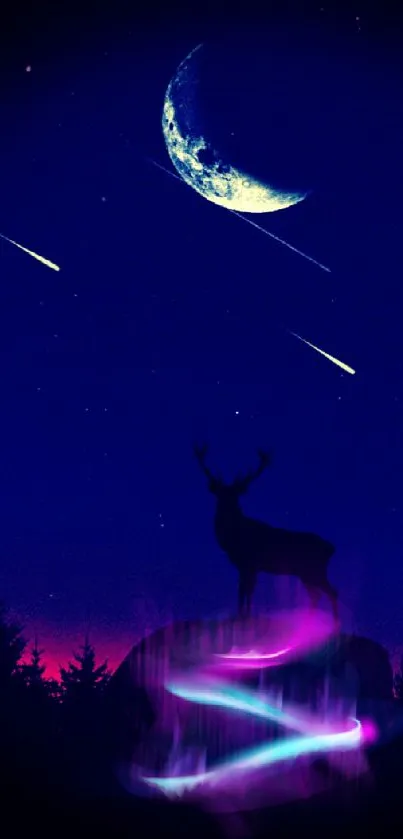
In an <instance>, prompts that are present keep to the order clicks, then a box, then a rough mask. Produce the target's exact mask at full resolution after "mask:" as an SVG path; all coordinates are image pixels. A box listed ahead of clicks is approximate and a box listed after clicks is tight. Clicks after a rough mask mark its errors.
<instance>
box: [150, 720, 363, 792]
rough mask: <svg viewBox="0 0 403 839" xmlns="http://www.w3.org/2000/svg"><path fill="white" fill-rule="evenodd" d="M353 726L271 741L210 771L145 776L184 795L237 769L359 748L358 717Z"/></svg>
mask: <svg viewBox="0 0 403 839" xmlns="http://www.w3.org/2000/svg"><path fill="white" fill-rule="evenodd" d="M352 722H354V728H352V729H350V730H349V731H344V732H340V733H338V734H334V733H332V734H320V735H310V736H309V735H308V736H306V737H293V738H289V739H286V740H283V741H282V742H281V743H270V744H269V745H263V746H259V747H257V748H254V749H248V750H247V751H245V752H243V753H241V754H240V755H238V756H237V757H236V758H233V759H229V760H227V761H225V762H223V763H221V764H219V765H218V766H216V767H215V768H214V769H210V770H209V771H208V772H202V773H200V774H197V775H184V776H182V777H176V778H172V777H166V778H143V781H145V783H146V784H148V785H149V786H154V787H156V788H158V789H160V790H161V791H163V792H165V793H166V794H167V795H170V794H174V795H178V796H180V795H182V794H183V793H184V792H185V791H187V790H191V789H194V788H195V787H197V786H199V784H202V783H203V784H204V783H206V782H207V783H211V782H214V781H216V782H219V781H221V780H223V779H224V778H225V777H226V776H229V775H232V774H233V773H234V772H241V771H242V772H245V771H251V770H253V769H259V768H261V767H263V766H268V765H269V764H273V763H277V762H279V761H282V760H290V759H293V758H296V757H300V756H301V755H306V754H313V753H315V752H325V751H337V750H339V751H341V750H343V751H345V750H347V749H356V748H357V747H358V746H359V745H360V744H361V742H362V739H363V737H362V726H361V723H360V721H359V720H352Z"/></svg>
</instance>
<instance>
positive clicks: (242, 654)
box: [130, 610, 377, 811]
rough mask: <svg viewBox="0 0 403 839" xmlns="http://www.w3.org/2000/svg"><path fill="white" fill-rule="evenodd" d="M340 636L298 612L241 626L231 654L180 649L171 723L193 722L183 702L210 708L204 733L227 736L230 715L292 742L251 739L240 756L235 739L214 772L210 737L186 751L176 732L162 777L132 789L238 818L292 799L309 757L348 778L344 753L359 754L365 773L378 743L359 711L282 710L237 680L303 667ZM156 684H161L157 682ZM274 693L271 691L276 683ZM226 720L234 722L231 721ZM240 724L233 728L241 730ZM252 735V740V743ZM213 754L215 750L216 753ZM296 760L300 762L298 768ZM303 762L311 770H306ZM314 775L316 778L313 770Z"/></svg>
mask: <svg viewBox="0 0 403 839" xmlns="http://www.w3.org/2000/svg"><path fill="white" fill-rule="evenodd" d="M334 632H335V627H334V622H333V621H332V620H331V619H328V617H327V616H326V615H323V614H321V613H318V612H316V613H312V612H306V611H302V610H299V611H297V612H294V613H289V612H287V613H285V612H283V613H279V614H277V615H274V616H270V618H269V619H268V620H266V621H260V622H259V621H257V622H252V621H249V622H243V623H240V624H239V626H237V627H236V633H235V635H234V638H233V646H232V649H231V650H230V651H229V652H225V653H224V652H221V650H222V647H221V650H220V646H221V644H222V643H223V642H222V640H221V641H220V640H219V641H218V643H219V645H220V646H219V647H218V650H220V651H218V650H217V646H216V648H215V650H214V648H213V649H211V646H210V648H209V650H208V651H207V650H206V652H205V653H203V651H202V650H203V647H202V645H199V646H198V647H197V648H194V649H195V650H196V649H199V652H198V653H196V652H194V653H193V652H192V650H191V649H189V647H187V648H186V647H184V648H183V653H184V654H183V655H182V650H180V654H179V655H178V652H179V650H176V652H175V655H174V657H173V659H171V661H172V660H173V661H175V662H176V666H175V669H172V665H171V666H170V667H169V668H168V670H166V669H165V670H164V676H163V685H164V688H165V693H164V695H165V697H166V700H167V699H168V697H169V696H170V697H171V700H170V705H169V707H170V708H171V709H172V710H171V711H170V714H172V715H173V716H172V719H173V720H175V719H176V717H175V714H179V717H180V718H182V719H191V718H189V717H187V714H188V713H189V712H186V711H185V708H184V706H183V705H182V704H181V701H182V702H183V701H184V702H185V703H186V705H188V704H193V705H197V706H208V707H209V708H211V718H210V716H209V717H208V719H209V720H210V722H207V729H206V732H208V731H210V730H211V729H210V728H209V725H211V723H213V724H214V726H218V727H219V728H220V729H221V725H222V727H223V728H222V730H223V731H225V730H226V726H227V725H229V726H230V727H231V726H232V720H231V717H232V715H233V714H234V713H238V714H241V715H242V716H245V717H249V719H251V718H252V720H253V719H254V718H255V719H256V721H258V720H260V721H261V724H263V726H264V723H265V722H266V723H267V724H270V728H269V729H268V730H267V733H266V730H265V729H264V727H263V728H261V729H260V730H261V732H262V733H263V736H264V737H265V738H272V737H273V725H275V726H281V727H282V728H285V729H287V730H288V731H289V735H288V736H287V737H285V738H284V739H282V740H278V739H277V738H276V739H274V740H273V739H269V741H268V740H267V739H266V742H263V743H262V742H260V744H259V745H254V746H253V747H251V746H247V745H246V743H247V742H248V739H246V741H245V740H244V741H243V743H242V746H240V749H239V747H238V750H237V751H235V750H236V749H237V746H236V745H235V742H236V741H237V739H238V738H237V737H236V738H235V741H234V740H233V738H231V742H232V744H233V745H232V746H231V750H232V752H233V754H232V755H231V756H228V757H226V758H225V759H222V758H221V759H220V758H217V762H216V763H215V764H214V763H213V765H212V766H208V763H207V744H206V743H205V740H204V736H203V737H202V745H200V744H198V745H197V746H192V745H191V744H189V745H186V740H184V741H182V734H181V727H180V726H179V727H178V728H177V729H175V730H176V732H177V733H176V734H174V746H173V750H172V751H171V753H170V757H169V760H168V762H166V761H165V771H164V772H163V773H162V774H161V775H159V774H158V776H157V775H156V774H155V772H154V771H148V772H146V771H144V770H140V769H139V768H138V769H135V768H134V767H133V769H134V770H135V771H134V775H133V774H132V776H131V777H132V781H131V782H130V783H131V784H132V788H133V784H134V785H136V784H137V785H138V783H139V782H140V784H142V785H143V790H144V787H147V788H148V789H149V790H150V793H151V792H152V791H153V790H154V792H159V793H160V794H163V795H166V796H169V797H171V796H172V797H183V796H185V795H189V796H190V797H193V796H195V795H196V796H197V797H199V796H201V798H202V799H203V800H205V801H206V802H207V800H209V801H210V802H211V805H214V807H215V808H217V809H220V810H223V808H224V809H227V810H228V809H230V810H232V811H234V810H236V809H237V808H239V807H240V806H241V803H242V807H244V806H245V805H246V801H247V800H248V802H249V805H248V806H252V807H258V806H260V804H261V803H262V802H263V800H264V801H265V802H266V803H267V796H268V795H269V796H271V795H273V800H275V799H276V796H277V797H282V798H283V799H284V797H286V798H287V797H288V798H289V797H290V795H292V786H293V784H294V785H295V788H297V787H298V785H300V781H299V780H298V777H299V776H298V772H304V771H308V770H309V771H310V772H311V769H309V767H310V765H311V764H310V762H309V759H308V758H309V756H310V755H315V754H327V755H329V758H328V759H329V760H330V761H331V762H332V761H333V760H334V761H336V762H337V763H338V768H339V771H342V772H344V771H346V772H347V773H348V772H349V770H350V769H351V767H352V771H357V770H354V766H353V765H352V763H351V760H350V763H349V764H347V763H346V758H345V757H343V754H345V753H348V752H350V753H351V752H353V751H354V750H355V751H357V758H356V759H354V760H355V764H356V765H358V764H359V765H360V767H361V769H360V771H365V767H366V762H365V757H364V756H363V755H362V753H361V755H362V756H361V758H360V757H359V755H358V751H359V750H360V748H361V747H362V746H363V745H365V744H366V743H369V742H373V741H374V739H376V737H377V733H376V730H375V727H374V725H373V724H372V723H371V722H365V723H361V722H360V721H359V720H357V719H355V718H354V711H353V710H350V711H345V712H344V713H345V714H346V716H347V717H348V719H347V720H346V719H344V720H341V719H340V705H337V701H338V700H335V702H334V703H333V701H332V700H329V699H327V700H326V703H327V704H326V717H327V719H323V717H321V716H319V717H318V715H317V714H313V713H308V712H307V711H306V710H305V711H303V710H302V709H301V708H300V707H298V706H297V705H295V704H291V703H288V704H287V705H284V706H281V707H279V706H278V705H277V704H276V702H274V701H273V696H271V695H270V693H266V694H265V692H264V690H259V691H253V690H250V689H248V688H246V687H244V686H243V685H242V684H240V683H239V682H236V681H235V679H234V677H235V678H236V674H237V673H240V674H242V673H244V672H245V671H248V670H255V671H256V670H260V671H263V670H266V669H267V668H272V667H275V666H276V667H280V666H281V665H283V664H287V663H289V662H290V661H292V660H298V659H300V658H302V656H303V653H307V652H309V651H311V650H313V649H315V648H320V647H321V646H322V647H323V645H324V643H325V642H326V641H327V640H328V639H329V638H330V637H331V636H332V635H333V634H334ZM234 642H235V643H234ZM204 649H206V648H204ZM195 655H196V660H197V659H198V663H197V664H196V663H195V657H194V656H195ZM178 662H180V664H178ZM182 662H183V663H182ZM153 684H157V683H156V682H155V683H154V681H153ZM268 689H269V692H270V683H269V688H268ZM175 699H179V700H180V703H179V705H175ZM164 702H165V705H164V707H166V708H167V707H168V705H166V701H165V700H164ZM329 702H330V710H331V717H330V719H329ZM172 703H174V704H172ZM214 708H216V709H217V711H219V712H220V713H221V714H224V716H222V717H221V719H220V717H219V716H218V717H215V720H214V711H213V709H214ZM350 708H351V706H350ZM175 709H176V710H175ZM194 713H195V714H196V717H193V718H192V719H194V720H200V719H201V718H200V716H199V715H198V711H195V712H194ZM183 714H184V715H185V716H183ZM227 715H229V719H228V722H226V720H225V717H226V716H227ZM165 719H166V720H167V722H169V720H170V719H171V717H170V716H167V717H165ZM196 724H197V725H198V724H199V723H196ZM239 724H240V723H239V722H238V723H235V729H237V728H238V727H239ZM175 725H176V723H175ZM249 726H251V728H250V729H249V728H248V726H247V727H246V729H245V731H248V732H249V730H250V735H251V736H253V737H255V735H254V734H253V731H255V729H254V728H253V726H254V723H253V722H249ZM232 727H233V726H232ZM241 727H242V726H241ZM165 730H166V729H165ZM214 730H216V731H217V730H218V729H217V728H215V729H214ZM250 735H249V733H248V735H247V738H249V736H250ZM191 736H193V735H191ZM241 740H242V737H241ZM249 742H253V740H252V741H250V740H249ZM214 748H215V747H214V746H213V753H214ZM234 752H235V753H234ZM332 755H333V756H334V757H332ZM296 760H299V762H298V765H297V764H296V763H295V761H296ZM301 761H303V762H304V765H305V767H308V769H307V768H305V770H303V769H302V763H301ZM353 763H354V761H353ZM206 765H207V767H208V768H206ZM279 765H282V766H283V767H288V768H285V769H283V770H282V772H279V769H278V768H277V769H276V770H275V771H273V770H271V767H275V766H279ZM312 772H313V773H314V770H313V769H312ZM269 773H270V783H269ZM284 773H285V775H286V776H287V779H285V780H284V781H283V782H281V780H280V777H284V778H285V775H284ZM311 777H312V776H311ZM292 778H293V779H294V781H292V780H291V779H292ZM136 779H137V780H136ZM268 784H269V786H268ZM315 789H316V790H317V789H318V782H317V779H316V776H315V777H313V779H312V780H311V781H310V790H311V791H312V792H313V791H314V790H315ZM259 790H260V791H259ZM271 790H272V792H271ZM296 794H297V795H298V794H299V793H296ZM246 797H247V798H246Z"/></svg>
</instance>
